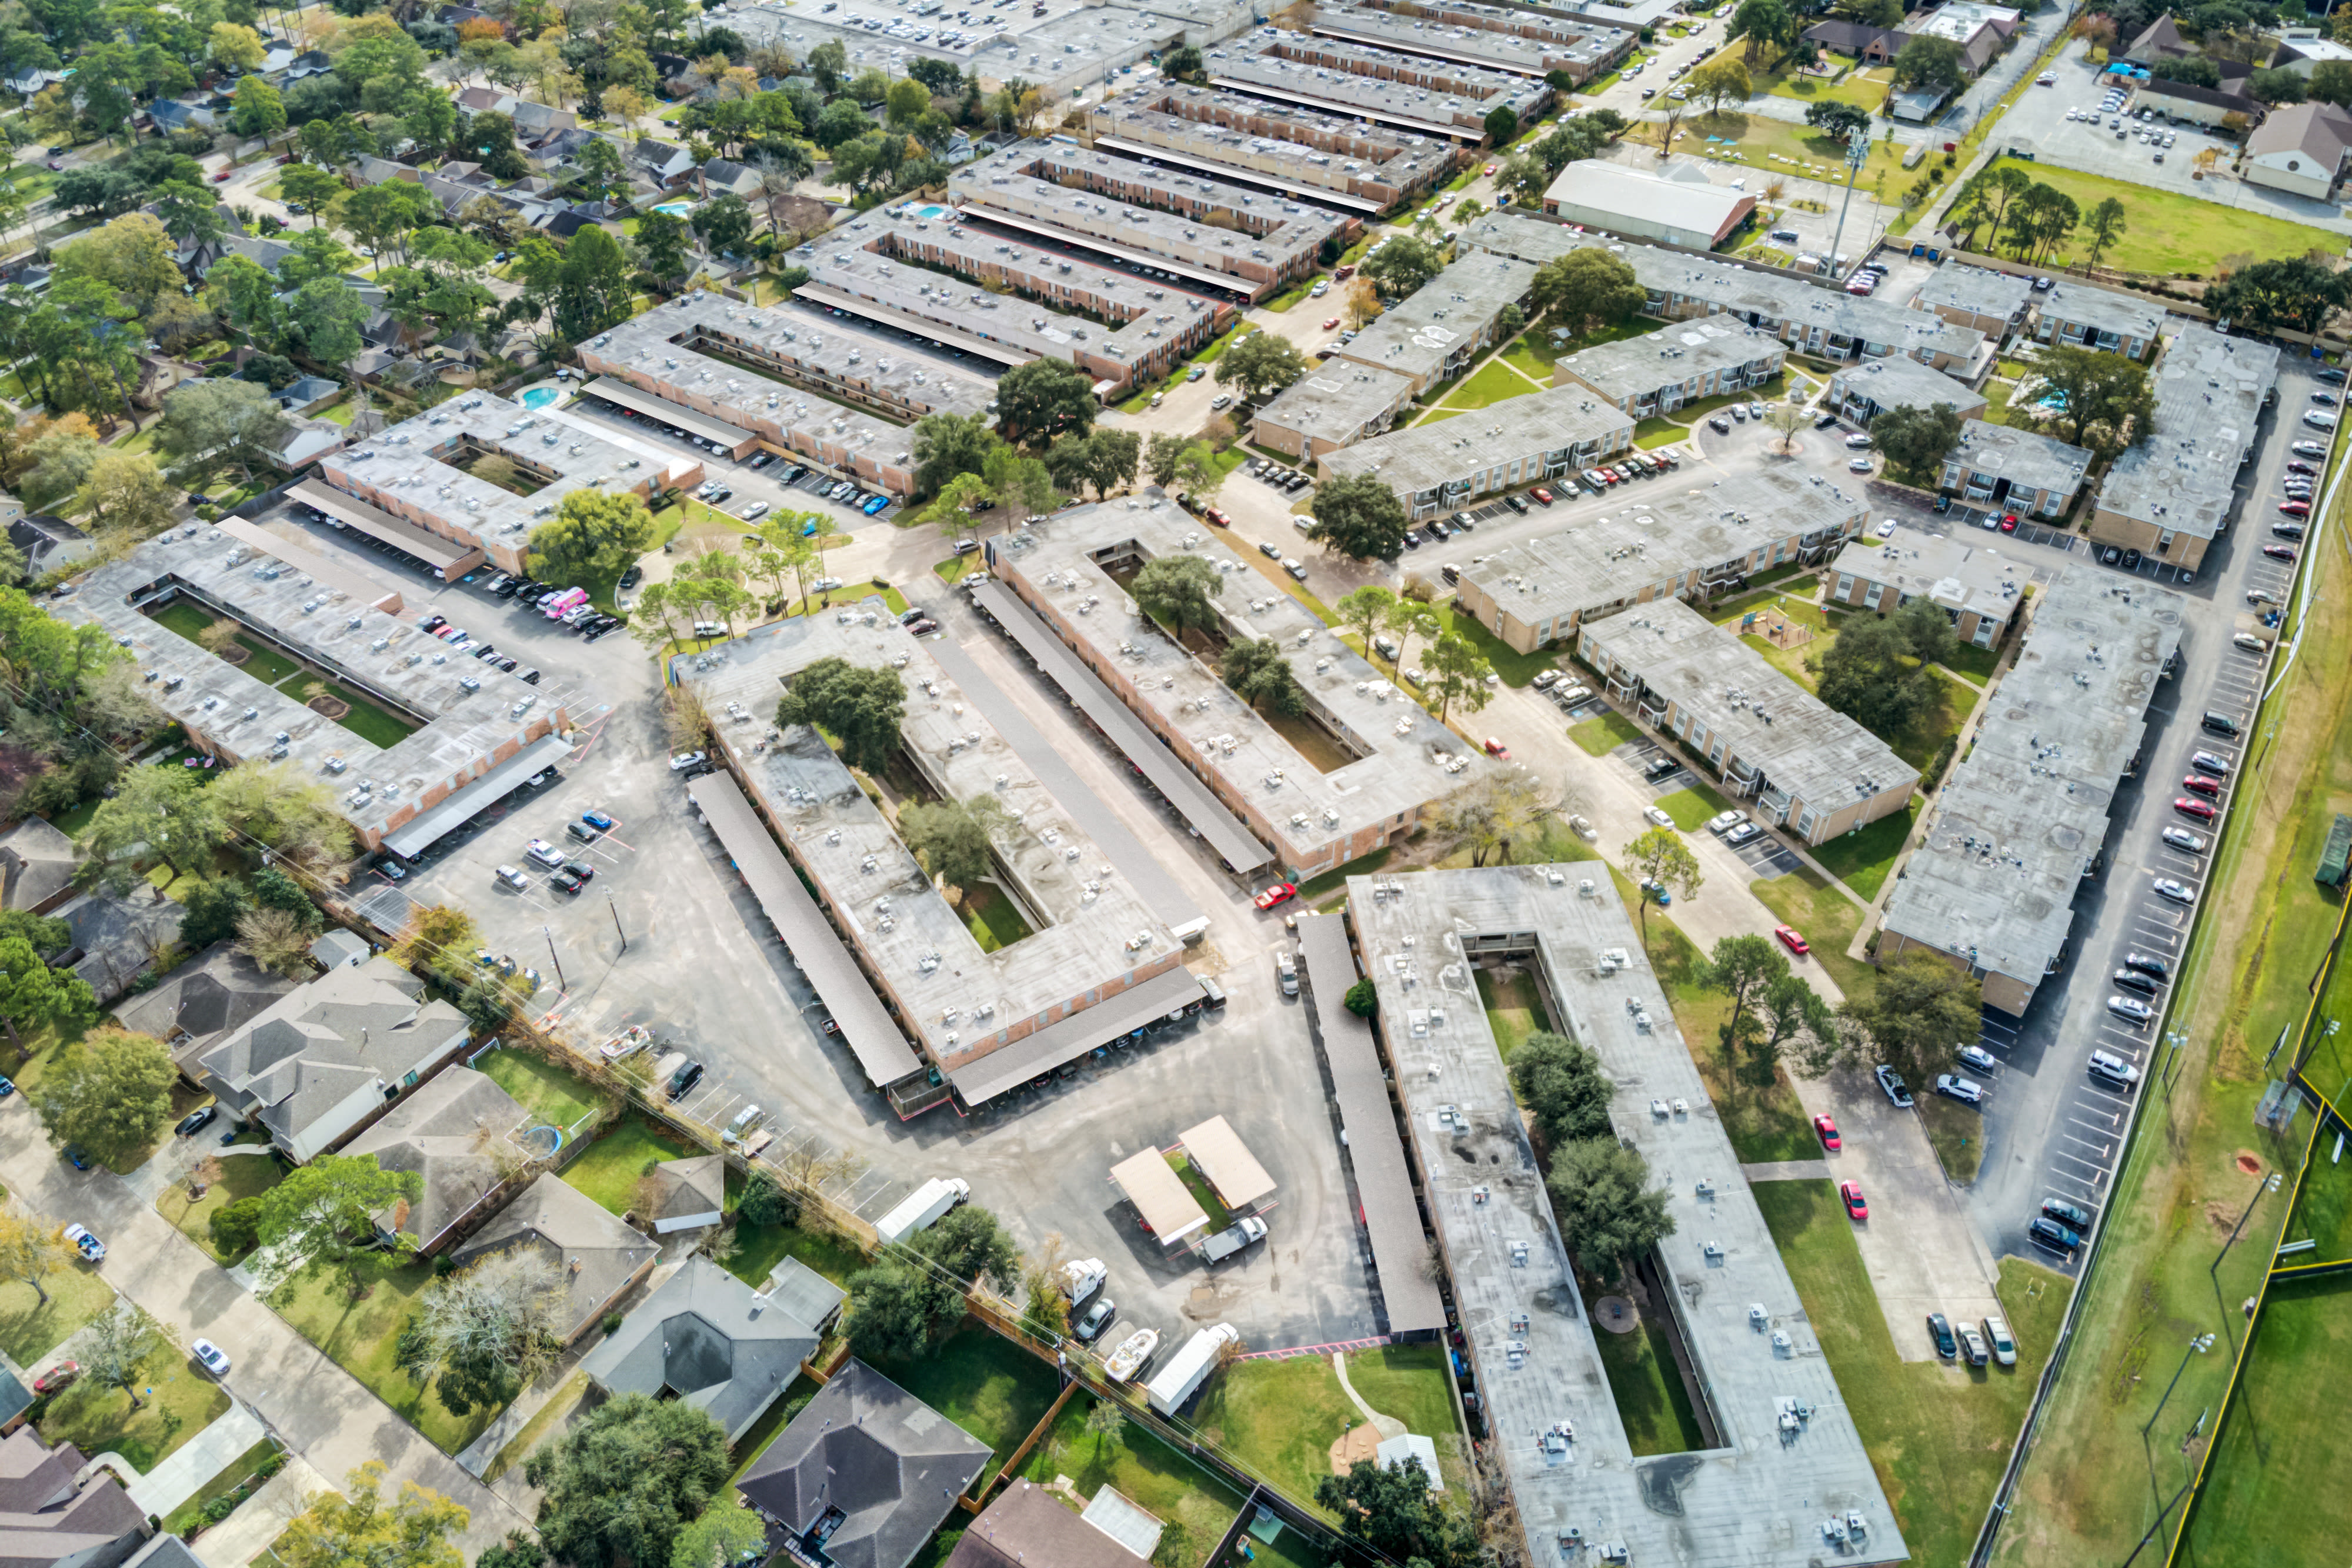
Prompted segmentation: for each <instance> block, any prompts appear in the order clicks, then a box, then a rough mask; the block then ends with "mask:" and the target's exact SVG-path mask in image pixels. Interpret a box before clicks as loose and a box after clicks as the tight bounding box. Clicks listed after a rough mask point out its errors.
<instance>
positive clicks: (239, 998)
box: [114, 942, 294, 1083]
mask: <svg viewBox="0 0 2352 1568" xmlns="http://www.w3.org/2000/svg"><path fill="white" fill-rule="evenodd" d="M293 989H294V982H292V981H291V980H289V979H287V978H286V977H285V976H283V975H280V974H273V973H270V972H269V971H268V970H267V969H264V968H262V967H261V965H259V964H257V963H254V962H253V960H251V959H249V958H247V956H246V955H245V954H243V953H241V952H237V951H236V948H235V947H233V946H231V945H230V944H229V943H228V942H215V943H214V944H213V945H212V946H210V947H208V948H206V949H205V950H204V952H200V953H198V954H197V955H196V956H195V957H194V958H192V959H190V960H188V962H187V963H183V964H181V965H180V966H179V967H178V968H177V969H174V970H173V971H172V972H171V973H168V974H166V975H164V976H163V978H162V979H160V980H158V981H156V982H155V984H152V985H151V986H149V987H148V988H147V989H146V990H144V991H142V992H141V993H140V994H138V995H136V996H131V997H126V998H125V999H124V1000H123V1002H122V1005H121V1006H119V1007H117V1008H115V1010H114V1013H115V1016H117V1017H118V1018H121V1020H122V1026H123V1027H124V1028H126V1029H128V1030H130V1031H131V1033H132V1034H134V1035H152V1036H153V1037H155V1038H157V1039H159V1040H161V1041H163V1048H164V1049H166V1050H168V1051H170V1052H171V1053H172V1059H173V1061H174V1062H176V1063H177V1064H179V1068H180V1071H181V1072H182V1073H183V1074H184V1075H185V1076H186V1077H187V1079H188V1080H189V1081H190V1082H191V1083H193V1082H194V1081H195V1077H196V1064H197V1061H198V1059H199V1058H202V1057H203V1056H204V1054H205V1052H206V1051H208V1050H210V1049H212V1048H213V1047H215V1046H216V1045H218V1044H219V1043H220V1041H221V1038H222V1037H223V1036H225V1035H226V1034H228V1033H229V1031H231V1030H232V1029H241V1028H243V1027H245V1026H246V1025H247V1024H249V1023H251V1022H252V1021H253V1020H254V1019H256V1018H257V1017H259V1016H261V1015H262V1014H263V1013H264V1012H265V1011H267V1010H268V1008H269V1007H270V1006H271V1005H274V1004H275V1003H276V1002H277V1001H278V998H280V997H282V996H284V995H285V994H287V993H288V992H289V991H292V990H293Z"/></svg>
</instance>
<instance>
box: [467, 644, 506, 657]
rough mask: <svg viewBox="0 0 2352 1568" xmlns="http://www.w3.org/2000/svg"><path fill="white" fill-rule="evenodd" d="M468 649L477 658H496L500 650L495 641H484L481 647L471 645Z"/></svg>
mask: <svg viewBox="0 0 2352 1568" xmlns="http://www.w3.org/2000/svg"><path fill="white" fill-rule="evenodd" d="M466 651H467V653H470V654H472V655H473V656H474V657H475V658H496V657H497V656H498V651H499V650H498V646H497V645H496V644H495V643H484V644H483V645H482V646H481V647H469V648H467V650H466Z"/></svg>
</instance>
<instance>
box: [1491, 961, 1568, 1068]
mask: <svg viewBox="0 0 2352 1568" xmlns="http://www.w3.org/2000/svg"><path fill="white" fill-rule="evenodd" d="M1477 975H1478V1000H1479V1002H1480V1003H1481V1004H1482V1005H1484V1006H1485V1007H1486V1025H1487V1026H1488V1027H1489V1028H1491V1029H1493V1030H1494V1031H1495V1048H1496V1050H1498V1051H1500V1052H1501V1053H1502V1057H1503V1059H1504V1060H1505V1061H1509V1060H1510V1059H1511V1053H1512V1052H1514V1051H1516V1050H1517V1049H1518V1048H1519V1047H1521V1046H1523V1045H1525V1044H1526V1043H1527V1038H1528V1036H1529V1035H1532V1034H1536V1033H1538V1032H1539V1031H1542V1030H1545V1029H1549V1028H1550V1027H1551V1017H1550V1015H1549V1013H1548V1012H1547V1011H1546V1010H1545V1008H1544V1005H1543V998H1542V997H1541V996H1539V995H1538V994H1536V983H1535V981H1534V980H1533V979H1532V978H1530V977H1529V976H1528V974H1527V973H1525V972H1524V971H1518V972H1514V973H1509V974H1505V973H1500V972H1499V971H1496V970H1493V969H1481V970H1479V971H1478V972H1477Z"/></svg>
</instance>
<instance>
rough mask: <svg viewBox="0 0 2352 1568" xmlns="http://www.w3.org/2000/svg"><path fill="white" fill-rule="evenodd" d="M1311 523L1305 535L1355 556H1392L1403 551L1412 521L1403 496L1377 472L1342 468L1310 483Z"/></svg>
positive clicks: (1371, 558) (1363, 558)
mask: <svg viewBox="0 0 2352 1568" xmlns="http://www.w3.org/2000/svg"><path fill="white" fill-rule="evenodd" d="M1307 508H1308V510H1309V511H1311V512H1312V513H1313V515H1314V518H1315V526H1314V527H1312V528H1310V529H1308V530H1307V538H1309V539H1311V540H1313V541H1315V542H1317V543H1318V544H1324V545H1328V546H1329V547H1330V548H1332V549H1334V550H1337V551H1338V552H1339V553H1340V554H1342V555H1348V556H1352V557H1354V558H1355V559H1356V560H1359V561H1375V560H1377V561H1394V560H1395V559H1396V558H1397V557H1398V556H1400V555H1402V554H1403V553H1404V534H1405V530H1406V528H1408V527H1409V526H1410V525H1411V520H1410V519H1409V518H1407V517H1406V515H1405V510H1404V502H1402V501H1401V500H1398V499H1397V493H1396V491H1395V490H1393V489H1391V488H1390V487H1389V485H1388V482H1387V481H1386V480H1384V479H1381V477H1380V476H1379V475H1377V474H1342V475H1340V476H1339V478H1337V479H1325V480H1324V481H1323V482H1322V483H1321V484H1319V485H1317V486H1316V487H1315V493H1314V495H1313V496H1312V497H1310V498H1309V499H1308V501H1307Z"/></svg>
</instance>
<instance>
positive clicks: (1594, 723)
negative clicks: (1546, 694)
mask: <svg viewBox="0 0 2352 1568" xmlns="http://www.w3.org/2000/svg"><path fill="white" fill-rule="evenodd" d="M1568 738H1569V739H1570V740H1571V741H1573V742H1576V743H1577V744H1578V745H1579V746H1581V747H1582V748H1583V749H1584V752H1585V753H1586V754H1587V755H1588V756H1594V757H1605V756H1607V755H1608V754H1609V753H1610V752H1613V751H1615V750H1616V749H1617V748H1618V747H1620V746H1622V745H1623V744H1624V743H1625V742H1628V741H1638V740H1641V739H1642V738H1643V737H1642V727H1641V726H1640V725H1638V724H1636V723H1634V722H1633V721H1632V720H1631V719H1628V718H1626V717H1625V715H1623V714H1622V713H1619V712H1616V711H1614V710H1612V711H1610V712H1607V713H1602V714H1600V715H1598V716H1597V717H1594V718H1591V719H1583V720H1580V721H1577V722H1576V723H1573V724H1570V726H1569V727H1568Z"/></svg>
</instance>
